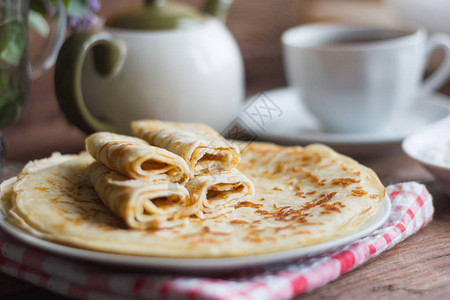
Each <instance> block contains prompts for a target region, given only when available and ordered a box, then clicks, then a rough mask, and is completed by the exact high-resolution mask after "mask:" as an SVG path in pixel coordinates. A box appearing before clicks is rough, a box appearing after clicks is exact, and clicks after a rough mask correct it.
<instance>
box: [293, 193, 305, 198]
mask: <svg viewBox="0 0 450 300" xmlns="http://www.w3.org/2000/svg"><path fill="white" fill-rule="evenodd" d="M295 196H296V197H300V198H306V197H305V193H303V192H297V193H295Z"/></svg>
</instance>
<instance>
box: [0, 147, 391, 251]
mask: <svg viewBox="0 0 450 300" xmlns="http://www.w3.org/2000/svg"><path fill="white" fill-rule="evenodd" d="M241 154H242V159H241V162H240V164H239V165H238V169H239V170H240V171H241V172H242V173H243V174H245V175H246V176H247V177H248V178H249V179H250V180H251V181H252V182H253V184H254V186H255V190H256V192H255V195H254V196H253V197H251V198H248V199H246V200H245V201H241V202H240V203H238V204H237V205H235V206H234V209H233V210H230V211H228V212H226V213H224V214H221V215H219V216H217V217H214V218H209V219H200V218H198V217H196V216H194V217H187V218H183V220H184V223H182V224H179V225H177V226H174V227H171V228H162V229H158V230H135V229H129V228H128V227H127V226H126V224H125V223H124V222H123V221H122V219H120V218H119V217H117V216H116V215H115V214H114V213H112V212H111V211H110V210H109V209H108V208H107V207H105V205H104V204H103V202H102V201H101V200H100V198H99V197H98V195H97V193H96V192H95V190H94V189H93V188H92V186H91V185H90V184H89V180H87V179H86V176H85V173H86V168H87V166H88V165H89V164H91V163H92V161H93V159H92V158H91V157H90V156H89V155H86V154H80V155H67V156H66V155H63V156H61V155H54V156H52V157H51V158H49V159H45V160H40V161H36V162H33V163H30V164H28V165H27V166H26V167H25V169H24V170H23V171H22V173H21V174H20V175H19V177H18V179H17V181H15V180H14V179H13V180H12V181H11V182H9V184H5V185H4V186H2V191H1V195H0V199H1V200H0V205H1V206H2V207H3V211H4V212H5V213H6V216H7V218H8V219H9V220H13V221H12V222H13V223H14V224H15V226H18V227H20V228H22V229H24V230H27V231H28V232H30V234H33V235H35V236H38V237H41V238H44V239H47V240H51V241H54V242H58V243H62V244H67V245H71V246H74V247H80V248H85V249H91V250H97V251H104V252H112V253H123V254H132V255H145V256H153V257H201V258H207V257H232V256H246V255H256V254H264V253H272V252H277V251H283V250H289V249H295V248H299V247H305V246H309V245H313V244H317V243H322V242H325V241H329V240H332V239H334V238H337V237H340V236H342V235H345V234H347V233H351V232H355V231H357V230H358V229H360V228H361V225H362V224H364V223H365V222H366V221H367V220H368V219H369V218H370V217H371V216H373V215H374V214H375V213H376V212H377V211H378V210H379V208H380V206H381V202H382V199H383V197H384V187H383V185H382V184H381V183H380V181H379V179H378V177H377V176H376V174H375V173H374V172H373V171H372V170H370V169H368V168H366V167H364V166H362V165H360V164H358V163H357V162H355V161H354V160H352V159H350V158H347V157H345V156H343V155H340V154H338V153H336V152H334V151H333V150H331V149H330V148H328V147H326V146H322V145H311V146H307V147H305V148H302V147H281V146H277V145H274V144H266V143H257V142H253V143H251V144H250V145H248V146H247V148H245V150H242V153H241Z"/></svg>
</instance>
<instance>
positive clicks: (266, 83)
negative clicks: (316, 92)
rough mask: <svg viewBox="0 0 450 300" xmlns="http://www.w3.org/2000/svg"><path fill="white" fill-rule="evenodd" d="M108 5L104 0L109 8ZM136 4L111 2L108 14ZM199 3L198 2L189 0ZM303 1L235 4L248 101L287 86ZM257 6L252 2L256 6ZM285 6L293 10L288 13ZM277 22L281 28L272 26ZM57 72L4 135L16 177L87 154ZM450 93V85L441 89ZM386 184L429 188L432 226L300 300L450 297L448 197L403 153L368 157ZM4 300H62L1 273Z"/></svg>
mask: <svg viewBox="0 0 450 300" xmlns="http://www.w3.org/2000/svg"><path fill="white" fill-rule="evenodd" d="M105 2H106V1H104V3H105ZM130 2H134V3H138V2H140V1H139V0H135V1H118V0H110V1H108V6H107V7H105V8H104V13H105V14H107V13H108V10H110V11H114V10H115V9H117V7H119V6H124V5H129V3H130ZM191 2H193V3H197V4H198V3H199V2H200V1H199V0H192V1H191ZM299 2H300V1H293V0H279V1H265V2H264V3H265V4H264V5H258V6H256V8H255V7H252V5H253V6H255V4H254V3H260V1H243V0H242V1H237V2H236V3H235V6H234V7H233V10H232V11H231V15H230V22H229V26H230V28H231V30H232V31H233V33H234V34H235V36H236V38H237V40H238V43H239V45H240V47H241V50H242V52H243V55H244V60H245V64H246V72H247V86H248V95H251V94H254V93H256V92H259V91H262V90H265V89H271V88H274V87H279V86H283V85H284V84H285V82H284V77H283V70H282V60H281V49H280V46H279V35H280V34H281V32H282V31H284V30H285V29H286V28H288V27H291V26H293V25H296V24H297V23H298V22H299V19H298V17H297V14H294V13H297V12H298V11H299V7H297V5H298V3H299ZM252 3H253V4H252ZM286 7H288V8H289V9H286ZM274 18H277V20H278V22H276V23H275V24H274V23H273V22H268V20H274ZM52 80H53V73H52V72H49V73H47V74H46V75H45V76H44V77H42V78H40V79H38V80H36V81H34V83H33V88H32V96H31V101H30V103H29V105H28V106H27V108H26V109H25V111H24V113H23V114H22V116H21V118H20V119H19V121H18V122H17V123H16V124H14V125H13V126H10V127H9V128H7V129H6V130H5V131H4V135H5V137H6V139H7V140H8V141H9V145H10V147H9V152H8V159H9V161H8V168H9V170H8V171H7V172H6V174H2V177H3V178H5V177H8V176H10V175H13V174H14V173H15V172H17V170H18V169H19V168H20V167H21V166H22V165H23V163H24V162H26V161H28V160H30V159H36V158H41V157H45V156H48V155H49V154H50V153H51V152H52V151H60V152H63V153H75V152H78V151H80V150H82V149H83V139H84V134H83V133H82V132H80V131H79V130H78V129H76V128H73V127H71V126H69V125H68V124H67V123H66V122H65V121H64V118H63V116H62V114H61V113H60V112H59V109H58V107H57V105H56V101H55V96H54V92H53V85H52ZM442 91H443V92H445V93H446V94H448V95H450V84H448V85H447V86H446V87H445V88H444V89H443V90H442ZM360 162H361V163H363V164H365V165H367V166H369V167H371V168H373V169H374V170H375V171H376V172H377V173H378V175H379V176H380V178H381V180H382V181H383V183H384V184H385V185H388V184H390V183H397V182H402V181H409V180H414V181H419V182H422V183H425V184H426V185H427V187H428V189H429V190H430V192H431V193H432V195H433V197H434V205H435V208H436V212H435V216H434V220H433V221H432V222H431V223H430V224H429V225H428V226H427V227H425V228H423V229H422V230H421V231H420V232H418V233H417V234H415V235H414V236H412V237H410V238H408V239H407V240H405V241H404V242H402V243H400V244H399V245H397V246H396V247H395V248H394V249H392V250H389V251H387V252H385V253H383V254H381V255H380V256H379V257H377V258H375V259H373V260H371V261H369V262H368V263H366V264H364V265H363V266H362V267H360V268H358V269H356V270H353V271H351V272H350V273H348V274H346V275H344V276H343V277H341V278H339V279H338V280H336V281H334V282H332V283H330V284H328V285H326V286H325V287H322V288H319V289H317V290H315V291H312V292H310V293H307V294H305V295H302V296H301V297H300V298H302V299H328V298H329V299H361V298H364V299H405V298H408V299H409V300H411V299H449V297H450V296H449V295H450V198H449V197H448V196H446V195H444V193H443V191H442V188H441V187H440V185H439V184H438V183H437V182H436V181H435V180H434V179H433V178H432V177H431V175H430V174H428V173H427V172H426V171H425V170H424V169H422V168H421V167H420V166H419V165H418V164H417V163H416V162H414V161H413V160H411V159H409V158H408V157H406V156H405V155H404V154H402V153H401V151H398V152H397V153H390V154H389V155H387V156H381V157H378V158H371V159H364V160H361V161H360ZM0 298H1V299H64V298H62V297H60V296H58V295H55V294H52V293H50V292H48V291H46V290H43V289H40V288H37V287H34V286H32V285H30V284H28V283H26V282H23V281H20V280H17V279H14V278H12V277H9V276H6V275H3V274H0Z"/></svg>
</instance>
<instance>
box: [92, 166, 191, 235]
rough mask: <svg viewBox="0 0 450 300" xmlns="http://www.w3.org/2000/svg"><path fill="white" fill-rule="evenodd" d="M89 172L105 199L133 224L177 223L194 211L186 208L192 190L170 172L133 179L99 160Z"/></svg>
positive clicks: (147, 226) (143, 226)
mask: <svg viewBox="0 0 450 300" xmlns="http://www.w3.org/2000/svg"><path fill="white" fill-rule="evenodd" d="M87 173H88V174H89V178H90V182H91V183H92V185H93V187H94V189H95V190H96V191H97V193H98V195H99V197H100V199H101V200H102V201H103V203H104V204H105V205H106V206H107V207H108V208H109V209H110V210H111V211H112V212H113V213H114V214H116V215H117V216H119V217H120V218H121V219H123V220H124V221H125V223H126V224H127V225H128V226H129V227H130V228H134V229H153V228H162V227H173V226H175V225H177V224H180V223H181V222H183V221H180V218H181V217H184V216H186V215H187V216H189V215H191V214H192V213H193V212H189V211H188V210H186V206H188V204H189V192H188V191H187V190H186V188H185V187H184V186H182V185H180V184H177V183H173V182H172V181H171V180H170V178H169V177H168V176H167V175H166V174H162V175H158V176H152V177H143V178H139V179H130V178H128V177H125V176H123V175H120V174H119V173H117V172H115V171H113V170H111V169H109V168H108V167H106V166H104V165H103V164H101V163H98V162H94V163H92V164H91V165H89V166H88V167H87Z"/></svg>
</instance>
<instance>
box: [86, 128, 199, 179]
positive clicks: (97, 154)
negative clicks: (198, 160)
mask: <svg viewBox="0 0 450 300" xmlns="http://www.w3.org/2000/svg"><path fill="white" fill-rule="evenodd" d="M86 150H87V151H88V152H89V153H90V154H91V155H92V157H93V158H95V159H96V160H98V161H100V162H102V163H103V164H104V165H106V166H108V167H109V168H111V169H113V170H115V171H117V172H119V173H121V174H122V175H125V176H128V177H130V178H139V177H149V176H155V175H161V174H167V175H169V176H170V177H171V179H172V181H174V182H179V183H185V182H187V181H188V180H189V178H190V177H191V172H190V170H189V166H188V165H187V164H186V162H185V161H184V160H183V159H182V158H181V157H180V156H178V155H176V154H174V153H172V152H170V151H167V150H165V149H162V148H159V147H154V146H151V145H149V144H148V143H147V142H145V141H144V140H141V139H138V138H134V137H130V136H125V135H119V134H114V133H109V132H98V133H94V134H91V135H90V136H88V137H87V138H86Z"/></svg>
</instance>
